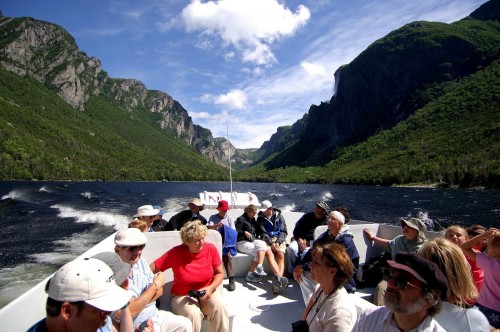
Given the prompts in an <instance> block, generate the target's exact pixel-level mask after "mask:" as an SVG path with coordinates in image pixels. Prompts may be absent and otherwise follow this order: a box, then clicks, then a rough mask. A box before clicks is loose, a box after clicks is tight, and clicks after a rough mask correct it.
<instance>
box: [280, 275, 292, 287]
mask: <svg viewBox="0 0 500 332" xmlns="http://www.w3.org/2000/svg"><path fill="white" fill-rule="evenodd" d="M289 284H290V282H289V281H288V278H287V277H282V278H281V287H283V288H287V287H288V285H289Z"/></svg>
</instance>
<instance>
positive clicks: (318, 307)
mask: <svg viewBox="0 0 500 332" xmlns="http://www.w3.org/2000/svg"><path fill="white" fill-rule="evenodd" d="M334 292H335V289H334V290H332V291H331V293H330V294H328V295H327V296H325V298H324V299H323V301H322V302H321V303H320V304H319V305H318V306H317V307H316V310H315V313H314V316H312V318H311V322H312V321H313V320H314V317H316V315H317V314H318V312H319V310H320V309H321V307H322V306H323V304H324V303H325V302H326V300H328V298H329V297H330V295H332V294H333V293H334ZM323 294H324V292H323V291H321V293H319V295H318V297H317V298H316V300H314V303H313V305H312V306H311V307H310V308H309V310H308V311H307V314H306V322H307V316H308V315H309V312H310V311H311V309H312V308H313V307H314V306H315V305H316V303H318V301H319V299H320V298H321V296H322V295H323ZM309 324H311V323H309ZM309 324H307V325H309Z"/></svg>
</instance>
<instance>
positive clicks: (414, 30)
mask: <svg viewBox="0 0 500 332" xmlns="http://www.w3.org/2000/svg"><path fill="white" fill-rule="evenodd" d="M491 3H493V2H489V3H487V4H486V5H489V6H490V7H491ZM496 3H497V5H496V6H494V8H496V9H495V10H496V11H495V10H493V12H496V13H498V3H499V2H498V1H496ZM486 12H488V13H492V11H491V8H490V10H487V11H485V10H483V9H482V8H480V9H478V13H486ZM485 15H486V14H485ZM491 15H492V14H489V15H486V18H485V19H490V20H493V21H494V20H496V21H498V17H497V16H498V14H496V16H494V17H493V18H491ZM471 16H472V17H474V13H473V14H472V15H471ZM475 16H477V17H482V16H484V15H482V16H481V15H479V14H477V15H475ZM473 25H474V23H473V21H472V20H470V19H467V20H463V21H459V22H455V23H453V24H451V25H449V24H444V23H431V22H414V23H411V24H408V25H406V26H404V27H402V28H400V29H398V30H396V31H393V32H392V33H390V34H388V35H387V36H386V37H384V38H382V39H380V40H378V41H376V42H375V43H373V44H372V45H371V46H369V47H368V48H367V49H366V50H365V51H364V52H362V53H361V54H360V55H359V56H358V57H357V58H356V59H354V60H353V61H352V62H351V63H350V64H348V65H345V66H342V67H341V68H339V69H338V70H337V71H336V73H335V82H336V91H335V94H334V95H333V97H332V98H331V100H330V102H329V103H321V104H320V105H318V106H316V105H313V106H311V108H310V110H309V113H308V114H309V117H308V119H307V124H306V125H305V128H304V130H303V131H302V132H301V135H300V137H299V138H298V139H297V140H296V141H293V142H292V143H293V145H292V144H289V145H288V146H287V149H286V150H285V151H283V152H282V153H280V154H279V155H278V156H277V157H275V158H273V159H272V160H270V161H269V162H267V163H266V165H267V166H268V167H270V168H276V167H284V166H290V165H300V166H310V165H323V164H326V163H328V162H329V161H330V160H331V159H332V158H333V152H334V151H335V149H336V148H338V147H342V146H348V145H351V144H355V143H358V142H361V141H363V140H365V139H366V138H367V137H369V136H370V135H373V134H374V133H376V132H377V131H379V130H381V129H386V128H391V127H393V126H394V125H396V124H397V123H399V122H401V121H403V120H405V119H407V118H408V117H409V116H410V115H411V114H413V113H414V112H415V111H416V110H418V109H419V108H421V107H422V106H423V105H425V104H426V103H428V102H430V101H432V96H427V95H426V92H425V91H426V87H429V86H432V85H439V84H442V83H444V82H449V81H453V80H456V79H459V78H461V77H466V76H469V75H471V74H472V73H475V72H476V71H477V70H479V69H481V68H483V67H485V66H488V65H490V64H491V62H492V61H494V60H495V59H498V56H499V51H498V49H495V47H494V46H492V45H495V44H494V43H485V41H487V40H489V38H491V36H490V35H485V36H481V29H480V28H477V29H474V27H473ZM485 34H488V32H485ZM277 134H279V132H278V133H277ZM278 136H279V135H278ZM276 139H277V140H278V139H279V137H276ZM266 144H268V142H266ZM267 148H268V147H267V146H262V147H261V149H260V150H261V151H262V149H267Z"/></svg>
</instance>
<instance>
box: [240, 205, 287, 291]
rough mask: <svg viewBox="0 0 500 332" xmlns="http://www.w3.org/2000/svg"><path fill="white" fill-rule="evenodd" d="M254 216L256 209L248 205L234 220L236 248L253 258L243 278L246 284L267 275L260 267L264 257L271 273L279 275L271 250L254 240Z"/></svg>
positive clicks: (263, 243) (260, 241)
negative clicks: (236, 236) (236, 233)
mask: <svg viewBox="0 0 500 332" xmlns="http://www.w3.org/2000/svg"><path fill="white" fill-rule="evenodd" d="M256 214H257V207H256V206H255V205H253V204H250V205H248V206H247V207H246V208H245V210H244V213H243V215H241V216H240V217H238V219H236V231H237V232H238V239H237V241H238V242H236V248H237V249H238V251H240V252H242V253H245V254H249V255H252V256H253V261H252V264H251V265H250V268H249V269H248V273H247V275H246V277H245V280H246V281H248V282H260V279H261V277H263V276H266V275H267V274H266V272H264V267H263V266H262V263H264V258H265V257H267V260H268V262H269V266H270V267H271V270H272V271H273V273H274V274H275V275H279V270H278V264H277V263H276V260H275V259H274V255H273V253H272V251H271V248H268V246H267V244H266V243H265V242H264V241H262V240H257V239H256V233H255V227H256V220H255V215H256Z"/></svg>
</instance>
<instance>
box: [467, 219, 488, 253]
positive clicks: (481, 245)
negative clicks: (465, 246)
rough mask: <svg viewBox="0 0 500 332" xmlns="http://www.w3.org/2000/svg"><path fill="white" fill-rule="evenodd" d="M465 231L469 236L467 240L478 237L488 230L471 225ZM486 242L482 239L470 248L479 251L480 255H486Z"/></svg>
mask: <svg viewBox="0 0 500 332" xmlns="http://www.w3.org/2000/svg"><path fill="white" fill-rule="evenodd" d="M465 230H466V231H467V235H468V236H469V239H472V238H473V237H476V236H478V235H481V234H483V233H486V231H487V230H488V229H487V228H486V227H484V226H481V225H472V226H469V227H467V228H466V229H465ZM487 242H488V241H487V240H486V239H483V240H482V241H480V242H478V243H477V244H476V245H475V246H474V248H472V249H474V250H476V251H480V252H482V253H486V249H487Z"/></svg>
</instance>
